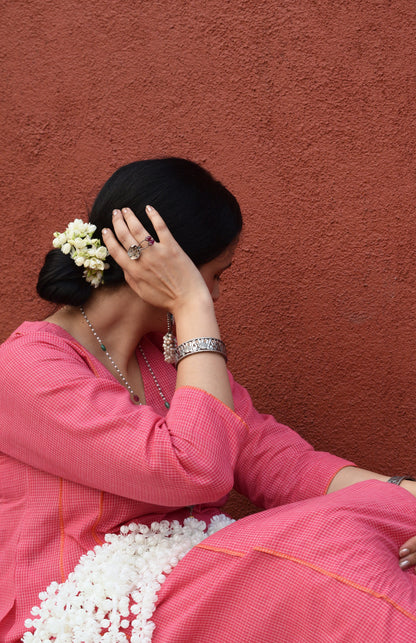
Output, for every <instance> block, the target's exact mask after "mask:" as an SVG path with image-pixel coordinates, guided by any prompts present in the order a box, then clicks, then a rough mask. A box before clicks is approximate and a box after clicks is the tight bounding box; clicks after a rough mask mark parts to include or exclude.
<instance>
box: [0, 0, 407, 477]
mask: <svg viewBox="0 0 416 643" xmlns="http://www.w3.org/2000/svg"><path fill="white" fill-rule="evenodd" d="M415 35H416V18H415V4H414V1H413V0H390V1H389V0H378V1H376V0H362V1H360V0H357V1H352V0H351V1H345V0H344V1H339V2H333V0H322V1H318V0H315V1H314V0H296V2H294V1H293V0H282V1H279V2H249V1H244V0H237V1H234V2H224V0H205V2H196V1H195V0H193V1H192V0H191V1H186V2H185V0H182V1H171V0H170V1H168V0H166V1H164V2H162V1H157V0H151V1H147V2H146V1H143V2H132V1H131V0H130V1H126V2H116V1H115V2H107V3H103V2H102V1H99V0H90V1H89V2H86V3H83V2H79V1H76V0H67V2H66V3H65V4H63V3H56V2H55V1H50V0H42V1H39V0H34V1H33V2H30V3H27V2H24V1H23V0H13V2H12V1H9V2H7V1H5V2H2V3H1V19H0V43H1V44H0V47H1V57H2V58H1V60H2V65H1V67H2V72H1V73H2V76H3V78H2V98H1V100H2V108H1V110H2V117H3V123H2V132H3V141H2V161H3V163H2V172H1V174H0V190H1V199H2V203H3V206H2V208H1V214H0V216H1V224H2V233H1V235H0V245H1V247H0V269H1V273H0V280H1V284H0V285H1V293H2V295H1V297H2V306H1V311H0V319H1V338H3V339H4V338H5V337H6V336H7V334H8V333H9V332H10V331H11V330H12V329H13V328H14V327H15V326H16V325H17V324H18V323H20V321H21V320H23V319H25V318H32V319H34V318H37V317H39V316H42V315H45V314H46V313H47V312H48V310H49V309H48V307H47V306H46V305H45V304H44V303H42V302H40V301H38V300H37V298H36V296H35V294H34V286H35V281H36V273H37V270H38V267H39V265H40V262H41V259H42V257H43V255H44V253H45V252H46V250H47V249H48V248H49V244H50V238H51V233H52V232H53V230H55V229H59V228H64V227H65V225H66V223H67V222H68V221H69V220H71V219H73V218H74V217H76V216H84V214H85V212H86V209H87V207H88V205H90V204H91V202H92V199H93V197H94V195H95V194H96V192H97V190H98V189H99V187H100V186H101V184H102V183H103V182H104V180H106V179H107V178H108V176H109V175H110V174H111V173H112V171H113V170H114V169H116V168H117V167H118V166H119V165H122V164H124V163H126V162H129V161H132V160H134V159H137V158H144V157H149V156H159V155H166V154H175V155H183V156H186V157H188V158H191V159H194V160H196V161H198V162H200V163H202V164H203V165H204V166H206V167H207V168H208V169H210V170H211V171H212V172H213V173H214V174H215V175H216V176H218V178H220V179H221V180H223V181H224V182H225V184H226V185H227V186H228V187H229V188H230V189H231V190H233V191H234V193H235V194H236V196H237V197H238V199H239V201H240V203H241V206H242V209H243V212H244V214H245V222H246V225H245V232H244V235H243V238H242V243H241V247H240V249H239V250H238V253H237V257H236V261H235V266H234V268H233V270H232V271H231V272H230V274H229V275H227V276H226V277H225V278H224V294H223V297H222V300H221V301H220V303H219V316H220V319H221V322H222V327H223V333H224V336H225V338H226V340H227V342H228V345H229V347H230V353H231V360H230V361H231V366H232V368H233V371H234V373H235V374H236V376H237V377H238V379H239V380H240V381H242V382H243V383H244V384H245V385H247V386H248V387H249V389H250V391H251V392H252V395H253V397H254V399H255V401H256V403H257V405H258V407H259V408H260V409H261V410H262V411H267V412H271V413H273V414H275V415H276V416H277V417H278V418H279V419H281V420H282V421H283V422H286V423H288V424H290V425H291V426H293V427H295V428H297V429H298V430H299V431H300V433H301V434H302V435H303V436H305V437H306V438H307V439H309V440H310V441H311V442H312V443H313V444H315V445H316V446H317V447H319V448H322V449H327V450H332V451H335V452H337V453H339V454H340V455H344V456H347V457H350V458H353V459H355V460H356V461H357V462H358V463H359V464H361V465H363V466H367V467H373V468H376V469H379V470H384V471H386V472H393V473H396V472H400V471H402V470H410V471H412V472H414V473H416V463H415V462H416V458H415V439H414V436H415V425H416V402H415V392H416V376H415V370H416V332H415V330H416V321H415V315H414V312H415V294H416V293H415V267H416V266H415V264H416V254H415V236H416V223H415V217H414V200H415V183H414V178H415V174H414V172H415V107H414V106H415V94H416V92H415V63H416V60H415V58H416V56H415V46H414V42H415Z"/></svg>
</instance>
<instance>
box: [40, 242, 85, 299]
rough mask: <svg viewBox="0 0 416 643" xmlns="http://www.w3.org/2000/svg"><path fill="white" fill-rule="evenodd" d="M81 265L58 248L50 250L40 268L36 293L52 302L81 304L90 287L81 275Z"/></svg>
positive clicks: (82, 270)
mask: <svg viewBox="0 0 416 643" xmlns="http://www.w3.org/2000/svg"><path fill="white" fill-rule="evenodd" d="M83 272H84V269H83V267H79V266H77V265H76V264H75V263H74V262H73V260H72V259H71V257H70V255H65V254H63V252H61V250H59V249H58V248H54V249H53V250H50V251H49V252H48V254H47V255H46V257H45V261H44V264H43V266H42V268H41V270H40V273H39V277H38V283H37V286H36V290H37V292H38V295H39V296H40V297H42V299H46V301H51V302H52V303H54V304H67V305H69V306H82V305H83V304H85V302H86V301H87V299H88V298H89V296H90V295H91V290H92V287H91V285H90V284H89V283H88V282H87V281H85V279H84V277H83Z"/></svg>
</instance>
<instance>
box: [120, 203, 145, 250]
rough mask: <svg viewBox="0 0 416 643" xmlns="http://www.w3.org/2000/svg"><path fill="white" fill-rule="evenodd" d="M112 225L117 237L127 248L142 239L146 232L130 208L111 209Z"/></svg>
mask: <svg viewBox="0 0 416 643" xmlns="http://www.w3.org/2000/svg"><path fill="white" fill-rule="evenodd" d="M113 227H114V232H115V233H116V236H117V239H118V240H119V241H120V243H121V244H122V245H123V246H124V248H125V250H128V249H129V248H130V246H134V245H137V244H138V243H140V242H141V241H143V240H144V239H145V238H146V237H147V236H148V233H147V231H146V228H145V227H144V226H143V225H142V224H141V223H140V221H139V220H138V219H137V218H136V216H135V215H134V214H133V212H132V211H131V210H130V208H123V209H122V210H113Z"/></svg>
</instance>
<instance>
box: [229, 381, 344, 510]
mask: <svg viewBox="0 0 416 643" xmlns="http://www.w3.org/2000/svg"><path fill="white" fill-rule="evenodd" d="M230 377H231V376H230ZM231 383H232V391H233V397H234V404H235V412H236V413H237V414H238V415H239V417H241V418H242V420H244V421H245V422H246V423H247V427H248V430H247V432H246V438H245V440H244V444H243V445H242V447H241V450H240V453H239V457H238V460H237V463H236V467H235V472H234V474H235V487H236V489H237V490H238V491H239V492H240V493H242V494H243V495H245V496H247V497H248V498H250V500H251V501H252V502H253V503H254V504H256V505H257V506H259V507H264V508H266V509H268V508H271V507H275V506H277V505H282V504H286V503H289V502H296V501H298V500H305V499H307V498H312V497H315V496H319V495H322V494H324V493H325V492H326V489H327V487H328V486H329V483H330V482H331V480H332V478H333V477H334V476H335V474H336V473H337V472H338V471H339V470H340V469H342V468H343V467H345V466H349V465H352V464H353V463H352V462H350V461H348V460H344V459H342V458H339V457H337V456H335V455H332V454H330V453H326V452H322V451H315V450H314V449H313V447H312V446H311V445H310V444H308V443H307V442H306V441H305V440H304V439H303V438H301V437H300V435H299V434H298V433H296V432H295V431H293V430H292V429H290V428H289V427H287V426H284V425H283V424H279V423H278V422H277V421H276V420H275V419H274V418H273V417H272V416H270V415H262V414H260V413H258V412H257V411H256V409H255V408H254V406H253V403H252V401H251V398H250V396H249V394H248V392H247V391H246V389H244V388H243V387H242V386H240V385H239V384H237V383H236V382H235V381H234V380H233V379H232V378H231Z"/></svg>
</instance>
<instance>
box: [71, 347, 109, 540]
mask: <svg viewBox="0 0 416 643" xmlns="http://www.w3.org/2000/svg"><path fill="white" fill-rule="evenodd" d="M77 345H78V342H77ZM79 346H80V348H81V349H82V350H81V352H82V354H83V355H84V357H85V359H86V361H87V364H88V366H89V367H90V369H91V370H92V372H93V373H94V375H95V377H98V378H99V377H100V376H99V374H98V371H97V369H96V368H95V366H94V364H93V363H92V361H91V359H90V356H89V355H88V354H87V353H86V352H85V351H84V350H83V348H84V347H83V346H81V345H80V344H79ZM103 500H104V492H103V491H101V492H100V499H99V501H98V502H99V505H98V516H97V518H96V520H95V522H94V524H93V526H92V527H91V534H92V537H93V538H94V540H95V542H96V543H97V545H103V544H104V542H105V541H104V540H102V539H101V538H99V537H98V536H97V532H96V529H97V525H98V523H99V522H100V520H101V517H102V515H103Z"/></svg>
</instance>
